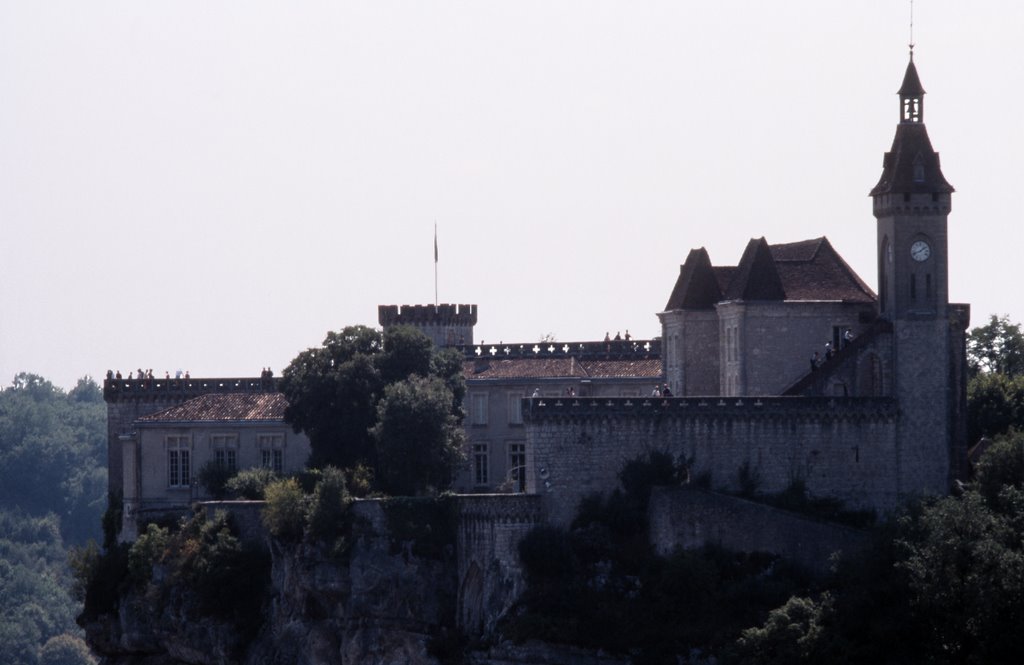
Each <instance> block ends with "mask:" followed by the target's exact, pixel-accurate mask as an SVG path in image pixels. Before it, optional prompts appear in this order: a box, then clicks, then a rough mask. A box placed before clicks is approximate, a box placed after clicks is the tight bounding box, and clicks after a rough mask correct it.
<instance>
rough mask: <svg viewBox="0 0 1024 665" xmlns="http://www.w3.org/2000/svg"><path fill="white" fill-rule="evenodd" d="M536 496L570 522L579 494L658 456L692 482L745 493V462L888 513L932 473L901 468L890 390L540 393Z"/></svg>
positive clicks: (534, 441)
mask: <svg viewBox="0 0 1024 665" xmlns="http://www.w3.org/2000/svg"><path fill="white" fill-rule="evenodd" d="M523 409H524V412H523V413H524V417H525V418H526V419H527V420H528V422H529V423H530V426H529V427H527V475H526V491H527V492H529V493H538V494H540V495H541V496H542V497H543V505H544V513H545V518H546V519H548V520H550V521H552V522H554V523H556V524H562V525H567V524H569V522H571V520H572V517H573V515H574V514H575V512H576V508H577V506H578V505H579V502H580V500H581V499H582V498H583V497H585V496H587V495H589V494H592V493H595V492H608V491H610V490H612V489H615V488H616V487H618V482H619V481H618V472H619V470H620V469H621V468H622V467H623V465H625V463H626V462H628V461H629V460H632V459H635V458H637V457H639V456H641V455H644V454H646V453H648V452H651V451H658V452H665V453H669V454H670V455H672V456H673V457H674V458H676V459H677V460H681V461H683V462H685V463H686V464H687V466H688V469H689V475H690V478H691V481H694V482H698V481H699V482H706V483H708V484H709V485H710V486H711V487H712V488H715V489H720V490H725V491H738V490H739V489H740V473H741V469H744V468H746V469H747V472H748V473H749V474H750V475H751V476H752V477H753V478H755V479H756V484H757V488H758V490H760V491H763V492H768V493H770V492H779V491H782V490H784V489H786V488H787V487H788V486H789V485H790V484H791V483H792V482H793V481H795V480H799V481H802V482H803V483H804V484H805V485H806V487H807V490H808V492H809V493H810V494H811V495H813V496H828V497H835V498H837V499H840V500H842V501H844V502H846V503H847V504H848V505H849V506H850V507H851V508H864V509H878V510H888V509H891V508H894V507H896V506H897V505H899V503H900V501H901V500H903V499H906V498H908V497H909V496H912V495H915V494H916V493H918V492H919V491H920V488H921V487H922V484H923V483H924V482H925V481H926V480H927V476H926V475H922V472H920V471H918V470H916V469H913V468H908V469H905V470H904V472H903V473H897V470H898V469H899V468H900V462H901V456H900V451H899V449H898V446H897V438H896V435H897V429H896V423H897V421H898V419H899V410H898V405H897V403H896V401H895V400H893V399H892V398H889V397H864V398H844V399H839V398H831V397H765V398H757V397H754V398H735V397H734V398H727V397H712V398H671V399H652V398H644V399H623V398H618V399H611V398H607V399H575V400H546V399H530V400H527V403H526V404H524V406H523Z"/></svg>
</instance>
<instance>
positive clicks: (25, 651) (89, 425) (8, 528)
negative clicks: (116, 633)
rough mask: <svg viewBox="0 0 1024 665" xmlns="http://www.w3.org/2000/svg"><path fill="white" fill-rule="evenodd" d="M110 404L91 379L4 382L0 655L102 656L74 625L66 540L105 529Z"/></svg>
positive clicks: (35, 659) (0, 399) (18, 660)
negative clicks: (62, 384)
mask: <svg viewBox="0 0 1024 665" xmlns="http://www.w3.org/2000/svg"><path fill="white" fill-rule="evenodd" d="M106 447H107V443H106V408H105V407H104V404H103V397H102V394H101V392H100V388H99V386H97V385H96V383H95V382H93V381H92V380H91V379H88V378H84V379H82V380H80V381H79V382H78V385H76V386H75V388H74V389H72V390H71V391H70V392H64V391H63V390H61V389H59V388H56V387H54V385H53V384H51V383H50V382H49V381H47V380H45V379H43V378H42V377H39V376H36V375H34V374H19V375H18V376H16V377H15V379H14V381H13V383H12V384H11V385H10V386H9V387H7V388H5V389H3V390H2V391H0V506H2V508H0V662H2V663H5V664H6V665H35V664H36V663H42V664H44V665H51V664H53V665H55V664H57V663H60V664H62V665H76V664H84V663H92V662H94V661H93V659H92V657H91V656H90V655H89V653H88V649H87V648H86V647H85V643H84V642H83V641H82V639H81V635H82V632H81V630H80V629H79V628H78V626H76V625H75V616H76V615H77V614H78V613H79V612H80V611H81V603H80V602H79V601H78V600H76V599H75V598H74V597H73V593H72V577H71V574H70V570H69V568H68V552H67V548H68V547H69V546H72V545H83V544H85V543H86V542H87V541H88V540H89V539H95V538H98V537H99V535H100V522H101V517H102V513H103V510H104V508H105V507H106V486H107V470H106Z"/></svg>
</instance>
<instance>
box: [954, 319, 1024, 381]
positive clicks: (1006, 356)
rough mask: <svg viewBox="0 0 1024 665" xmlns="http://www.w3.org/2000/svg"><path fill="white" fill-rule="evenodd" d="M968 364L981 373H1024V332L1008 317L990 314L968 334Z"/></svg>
mask: <svg viewBox="0 0 1024 665" xmlns="http://www.w3.org/2000/svg"><path fill="white" fill-rule="evenodd" d="M967 365H968V367H969V368H970V371H971V374H972V375H976V374H978V373H980V372H987V373H995V374H1006V375H1007V376H1018V375H1021V374H1024V332H1022V331H1021V326H1020V324H1019V323H1010V319H1009V317H1008V316H1005V315H1004V316H996V315H995V314H993V315H992V316H990V317H989V321H988V323H987V324H985V325H983V326H978V327H977V328H974V329H972V330H971V332H970V333H968V335H967Z"/></svg>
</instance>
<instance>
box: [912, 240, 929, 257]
mask: <svg viewBox="0 0 1024 665" xmlns="http://www.w3.org/2000/svg"><path fill="white" fill-rule="evenodd" d="M931 255H932V248H931V247H929V246H928V243H926V242H925V241H924V240H917V241H915V242H914V244H913V245H911V246H910V258H912V259H914V260H915V261H927V260H928V257H929V256H931Z"/></svg>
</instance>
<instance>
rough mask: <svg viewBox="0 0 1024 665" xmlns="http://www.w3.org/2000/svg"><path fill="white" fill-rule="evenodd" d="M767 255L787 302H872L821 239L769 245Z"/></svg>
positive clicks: (868, 291) (866, 288) (867, 290)
mask: <svg viewBox="0 0 1024 665" xmlns="http://www.w3.org/2000/svg"><path fill="white" fill-rule="evenodd" d="M771 252H772V256H773V257H774V258H775V267H776V270H778V273H779V277H780V279H781V280H782V284H783V287H784V288H785V289H786V298H787V299H789V300H840V301H843V302H854V303H872V302H874V301H875V294H874V292H873V291H872V290H871V288H870V287H869V286H868V285H867V284H865V283H864V281H863V280H862V279H861V278H860V277H859V276H858V275H857V273H855V272H854V271H853V268H851V267H850V266H849V264H847V263H846V261H844V260H843V257H841V256H840V255H839V253H838V252H837V251H836V250H835V249H834V248H833V247H832V243H830V242H829V241H828V238H825V237H824V236H822V237H821V238H815V239H814V240H804V241H801V242H794V243H787V244H784V245H772V246H771Z"/></svg>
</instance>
